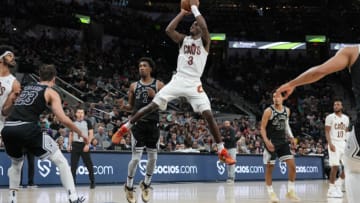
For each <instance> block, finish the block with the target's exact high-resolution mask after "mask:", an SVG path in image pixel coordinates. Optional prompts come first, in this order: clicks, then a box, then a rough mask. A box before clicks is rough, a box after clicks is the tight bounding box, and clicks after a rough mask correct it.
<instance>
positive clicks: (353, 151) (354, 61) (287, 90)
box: [276, 45, 360, 203]
mask: <svg viewBox="0 0 360 203" xmlns="http://www.w3.org/2000/svg"><path fill="white" fill-rule="evenodd" d="M359 54H360V45H357V46H350V47H344V48H342V49H340V50H339V51H338V52H337V53H336V54H335V56H333V57H331V58H330V59H329V60H327V61H326V62H324V63H323V64H321V65H317V66H314V67H312V68H310V69H308V70H307V71H305V72H304V73H302V74H300V75H299V76H298V77H296V78H295V79H293V80H291V81H289V82H287V83H285V84H283V85H282V86H280V87H279V88H278V89H277V90H276V93H277V94H282V95H284V97H285V99H286V98H288V97H289V96H290V95H291V93H292V92H293V91H294V90H295V88H296V87H298V86H302V85H306V84H310V83H313V82H316V81H318V80H320V79H321V78H323V77H325V76H326V75H329V74H331V73H334V72H337V71H340V70H343V69H347V70H348V71H349V72H350V75H351V77H352V90H353V93H354V96H355V102H356V111H357V120H356V122H355V125H354V128H353V130H352V131H351V133H350V134H349V136H348V139H347V142H346V147H345V152H344V157H343V161H344V168H345V174H346V176H345V187H346V196H347V200H348V202H349V203H355V202H358V201H359V199H360V193H359V192H358V190H359V185H360V183H359V180H360V146H359V143H360V57H359Z"/></svg>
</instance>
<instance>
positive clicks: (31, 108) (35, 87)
mask: <svg viewBox="0 0 360 203" xmlns="http://www.w3.org/2000/svg"><path fill="white" fill-rule="evenodd" d="M47 87H48V86H46V85H41V84H32V85H27V86H25V87H24V88H23V90H22V91H21V93H20V95H19V97H18V98H17V99H16V100H15V103H14V105H13V109H12V111H11V113H10V115H9V117H8V118H7V119H6V120H9V121H26V122H37V121H39V116H40V114H41V113H43V112H44V110H45V109H46V108H47V106H46V101H45V96H44V93H45V90H46V88H47Z"/></svg>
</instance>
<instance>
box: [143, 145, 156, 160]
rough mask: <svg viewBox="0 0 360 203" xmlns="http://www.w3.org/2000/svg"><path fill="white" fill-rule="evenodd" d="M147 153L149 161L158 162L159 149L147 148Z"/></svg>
mask: <svg viewBox="0 0 360 203" xmlns="http://www.w3.org/2000/svg"><path fill="white" fill-rule="evenodd" d="M146 151H147V155H148V161H152V160H155V161H156V160H157V156H158V150H157V149H151V148H146Z"/></svg>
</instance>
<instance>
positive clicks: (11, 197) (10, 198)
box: [9, 190, 17, 203]
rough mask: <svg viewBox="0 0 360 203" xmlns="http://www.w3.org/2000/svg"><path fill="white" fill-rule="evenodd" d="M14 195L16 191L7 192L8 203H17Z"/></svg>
mask: <svg viewBox="0 0 360 203" xmlns="http://www.w3.org/2000/svg"><path fill="white" fill-rule="evenodd" d="M16 193H17V191H16V190H10V191H9V202H10V203H17V198H16Z"/></svg>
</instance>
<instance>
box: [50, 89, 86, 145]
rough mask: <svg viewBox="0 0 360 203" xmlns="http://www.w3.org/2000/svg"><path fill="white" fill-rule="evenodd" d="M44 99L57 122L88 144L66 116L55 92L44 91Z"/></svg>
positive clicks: (51, 90)
mask: <svg viewBox="0 0 360 203" xmlns="http://www.w3.org/2000/svg"><path fill="white" fill-rule="evenodd" d="M45 99H46V102H47V103H48V104H50V106H51V110H52V111H53V113H54V115H55V116H56V117H57V118H58V119H59V121H60V122H61V123H62V124H64V125H65V126H66V127H68V128H69V129H70V130H71V131H74V132H76V133H77V134H78V135H79V136H80V137H83V139H84V142H85V143H88V142H89V140H88V138H87V137H86V136H84V135H83V134H82V132H81V130H80V129H79V128H78V127H76V126H75V124H74V123H73V122H72V120H71V119H70V118H69V117H68V116H66V114H65V112H64V110H63V108H62V105H61V99H60V96H59V94H58V93H57V92H56V91H55V90H53V89H51V88H47V89H46V90H45Z"/></svg>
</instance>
